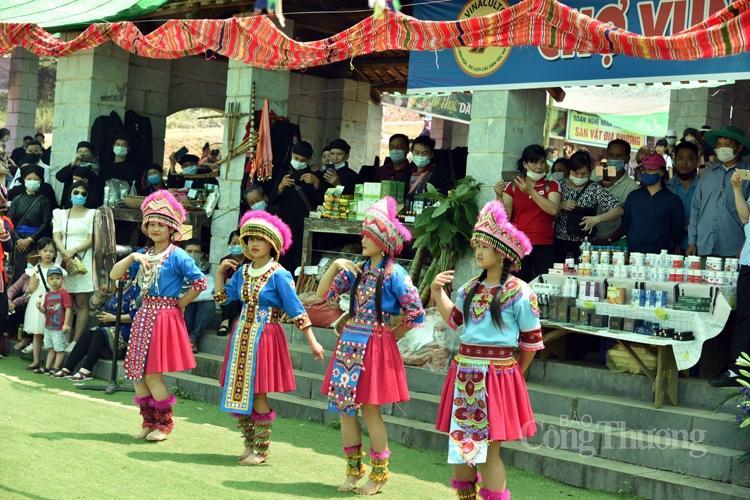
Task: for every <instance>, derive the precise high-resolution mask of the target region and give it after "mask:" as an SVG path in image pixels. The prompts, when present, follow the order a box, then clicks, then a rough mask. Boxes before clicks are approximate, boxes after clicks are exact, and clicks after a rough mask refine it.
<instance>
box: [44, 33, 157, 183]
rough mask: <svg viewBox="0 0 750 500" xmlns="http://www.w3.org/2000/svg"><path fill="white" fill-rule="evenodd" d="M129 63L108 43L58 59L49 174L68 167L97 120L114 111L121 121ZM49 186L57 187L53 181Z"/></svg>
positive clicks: (70, 36)
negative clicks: (79, 145)
mask: <svg viewBox="0 0 750 500" xmlns="http://www.w3.org/2000/svg"><path fill="white" fill-rule="evenodd" d="M75 36H76V34H75V33H64V34H63V37H62V38H63V40H71V39H73V38H75ZM129 60H130V54H129V53H128V52H126V51H125V50H123V49H121V48H120V47H118V46H117V45H115V44H113V43H112V42H107V43H104V44H102V45H100V46H98V47H96V48H95V49H92V50H85V51H81V52H76V53H75V54H73V55H70V56H67V57H61V58H60V59H59V61H58V63H57V84H56V86H55V119H54V131H55V133H54V135H53V136H52V159H51V163H52V165H51V166H52V169H53V172H54V171H56V170H59V169H60V168H62V167H64V166H65V165H67V164H68V163H70V161H71V160H72V159H73V156H74V155H75V152H76V146H77V145H78V142H80V141H88V140H89V138H90V135H91V125H93V123H94V120H95V119H96V118H97V117H98V116H101V115H109V114H110V113H111V112H112V111H117V112H118V114H119V115H120V118H124V117H125V105H126V97H127V95H128V66H129V64H128V62H129ZM154 84H156V82H154ZM101 153H102V152H101V151H97V154H101ZM52 182H53V184H55V185H57V181H56V180H54V179H53V181H52ZM59 194H60V193H59V192H58V195H59Z"/></svg>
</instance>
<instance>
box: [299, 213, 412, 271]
mask: <svg viewBox="0 0 750 500" xmlns="http://www.w3.org/2000/svg"><path fill="white" fill-rule="evenodd" d="M404 226H406V228H407V229H408V230H409V231H413V230H414V224H404ZM312 233H331V234H361V233H362V221H361V220H342V219H313V218H310V217H308V218H306V219H305V231H304V234H303V236H302V261H303V262H304V263H305V265H307V266H309V265H312V262H313V258H312V254H313V248H312V243H313V236H312Z"/></svg>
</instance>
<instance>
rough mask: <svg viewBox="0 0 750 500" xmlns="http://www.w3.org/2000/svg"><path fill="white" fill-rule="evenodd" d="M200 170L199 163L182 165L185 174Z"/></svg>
mask: <svg viewBox="0 0 750 500" xmlns="http://www.w3.org/2000/svg"><path fill="white" fill-rule="evenodd" d="M197 172H198V165H190V166H189V167H182V173H183V174H185V175H194V174H196V173H197Z"/></svg>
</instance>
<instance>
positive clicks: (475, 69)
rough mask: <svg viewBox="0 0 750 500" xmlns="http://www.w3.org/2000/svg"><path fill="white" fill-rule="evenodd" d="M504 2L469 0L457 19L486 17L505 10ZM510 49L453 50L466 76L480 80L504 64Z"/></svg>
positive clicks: (467, 48)
mask: <svg viewBox="0 0 750 500" xmlns="http://www.w3.org/2000/svg"><path fill="white" fill-rule="evenodd" d="M508 7H509V5H508V2H506V1H505V0H470V1H469V2H468V3H467V4H466V5H464V8H463V9H461V12H459V14H458V19H459V21H460V20H463V19H468V18H471V17H480V16H488V15H490V14H495V13H497V12H500V11H502V10H503V9H507V8H508ZM510 49H511V48H510V47H475V48H471V47H458V48H456V49H453V53H454V54H455V56H456V62H457V63H458V66H459V67H460V68H461V69H462V70H463V71H464V72H465V73H466V74H468V75H470V76H474V77H477V78H481V77H484V76H487V75H491V74H492V73H494V72H495V71H497V70H498V69H500V67H501V66H502V65H503V64H504V63H505V61H506V59H508V54H510Z"/></svg>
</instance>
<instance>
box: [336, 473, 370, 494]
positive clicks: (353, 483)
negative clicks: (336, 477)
mask: <svg viewBox="0 0 750 500" xmlns="http://www.w3.org/2000/svg"><path fill="white" fill-rule="evenodd" d="M363 477H365V474H364V472H363V473H362V474H360V475H359V476H346V481H344V484H342V485H341V486H339V491H343V492H344V493H348V492H350V491H352V490H353V489H354V488H356V487H357V482H358V481H359V480H360V479H362V478H363Z"/></svg>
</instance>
